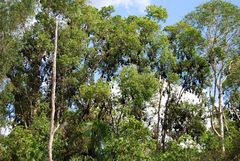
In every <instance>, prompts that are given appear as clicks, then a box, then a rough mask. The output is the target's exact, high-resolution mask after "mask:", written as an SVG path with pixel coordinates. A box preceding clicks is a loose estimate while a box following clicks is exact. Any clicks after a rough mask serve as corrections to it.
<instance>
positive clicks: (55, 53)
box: [48, 20, 58, 161]
mask: <svg viewBox="0 0 240 161" xmlns="http://www.w3.org/2000/svg"><path fill="white" fill-rule="evenodd" d="M57 37H58V21H57V20H56V30H55V49H54V54H53V62H52V63H53V65H52V91H51V92H52V93H51V109H52V112H51V123H50V136H49V143H48V156H49V158H48V160H49V161H53V158H52V151H53V148H52V147H53V140H54V133H55V131H56V128H55V123H54V117H55V100H56V58H57Z"/></svg>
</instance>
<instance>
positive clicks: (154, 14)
mask: <svg viewBox="0 0 240 161" xmlns="http://www.w3.org/2000/svg"><path fill="white" fill-rule="evenodd" d="M146 12H147V17H149V18H152V19H154V20H157V21H160V20H165V19H166V18H167V17H168V13H167V10H166V9H165V8H163V7H161V6H156V5H149V6H147V8H146Z"/></svg>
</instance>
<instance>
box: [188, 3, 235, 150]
mask: <svg viewBox="0 0 240 161" xmlns="http://www.w3.org/2000/svg"><path fill="white" fill-rule="evenodd" d="M239 13H240V9H239V7H238V6H235V5H233V4H231V3H229V2H225V1H222V0H211V1H209V2H207V3H204V4H202V5H200V6H198V7H197V8H196V10H195V11H193V12H191V13H190V14H188V15H187V16H186V17H185V21H187V22H189V23H190V24H191V25H192V26H194V27H196V28H197V29H199V30H200V31H201V34H202V35H203V37H204V39H205V43H204V45H203V47H204V54H205V56H206V57H207V59H208V63H209V65H210V69H211V76H210V79H211V85H210V87H209V100H210V102H211V115H212V119H214V116H215V115H217V116H218V120H219V130H217V129H216V128H215V126H214V123H212V129H213V130H214V132H215V133H216V134H217V135H218V136H219V137H220V138H221V141H222V152H223V153H224V152H225V146H224V110H223V88H222V85H223V82H224V81H225V80H226V77H227V73H226V71H227V69H228V68H229V67H230V66H231V62H232V60H233V58H234V55H236V54H237V53H236V50H237V48H238V45H239V44H238V43H237V41H236V40H237V39H238V38H239V34H240V18H239ZM212 121H213V120H212Z"/></svg>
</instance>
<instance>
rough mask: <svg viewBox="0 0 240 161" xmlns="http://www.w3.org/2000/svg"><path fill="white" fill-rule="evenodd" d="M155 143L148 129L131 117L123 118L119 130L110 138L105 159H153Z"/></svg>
mask: <svg viewBox="0 0 240 161" xmlns="http://www.w3.org/2000/svg"><path fill="white" fill-rule="evenodd" d="M153 145H154V144H153V139H152V138H151V135H150V133H149V131H148V129H147V128H146V127H144V126H143V124H142V122H140V121H138V120H136V119H135V118H134V117H129V118H126V119H125V120H122V121H121V122H120V124H119V131H117V133H116V134H115V133H112V136H111V138H108V140H107V142H106V147H105V148H106V149H105V150H106V156H105V158H106V159H105V160H120V161H122V160H151V155H152V150H153Z"/></svg>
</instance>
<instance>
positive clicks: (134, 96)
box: [119, 66, 158, 107]
mask: <svg viewBox="0 0 240 161" xmlns="http://www.w3.org/2000/svg"><path fill="white" fill-rule="evenodd" d="M119 87H120V89H121V92H122V93H121V94H122V96H123V98H124V99H125V100H126V101H130V100H132V101H133V103H134V104H135V106H139V107H141V106H142V104H143V102H144V101H148V100H149V99H150V98H151V97H152V96H153V94H155V93H156V91H157V89H158V81H157V79H156V78H154V75H153V74H149V73H148V72H147V71H145V72H144V73H139V72H138V71H137V68H136V67H135V66H130V67H125V68H123V69H122V71H121V73H120V76H119Z"/></svg>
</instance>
